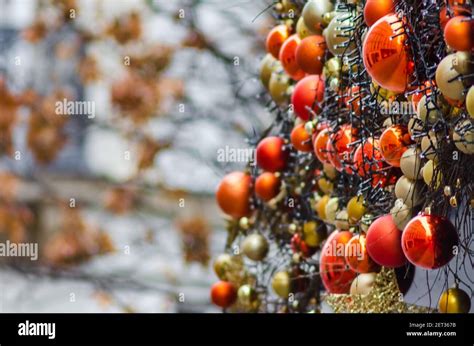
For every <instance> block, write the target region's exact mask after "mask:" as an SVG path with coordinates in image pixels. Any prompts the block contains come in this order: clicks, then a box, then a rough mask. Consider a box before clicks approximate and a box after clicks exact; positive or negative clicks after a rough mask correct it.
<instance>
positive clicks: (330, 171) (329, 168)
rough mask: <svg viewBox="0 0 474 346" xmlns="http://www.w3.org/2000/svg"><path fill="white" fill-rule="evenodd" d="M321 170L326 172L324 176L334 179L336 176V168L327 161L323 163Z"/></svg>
mask: <svg viewBox="0 0 474 346" xmlns="http://www.w3.org/2000/svg"><path fill="white" fill-rule="evenodd" d="M323 172H324V173H325V174H326V176H327V177H328V178H329V179H331V180H333V179H336V176H337V170H336V167H334V166H333V165H331V164H329V163H323Z"/></svg>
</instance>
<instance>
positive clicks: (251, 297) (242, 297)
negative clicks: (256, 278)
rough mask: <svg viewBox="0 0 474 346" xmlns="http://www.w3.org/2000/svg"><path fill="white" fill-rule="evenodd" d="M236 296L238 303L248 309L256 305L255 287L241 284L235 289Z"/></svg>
mask: <svg viewBox="0 0 474 346" xmlns="http://www.w3.org/2000/svg"><path fill="white" fill-rule="evenodd" d="M237 298H238V301H239V303H240V304H242V305H243V306H244V307H246V308H248V309H255V308H257V307H258V295H257V292H256V291H255V289H254V288H253V287H252V286H250V285H242V286H240V287H239V290H238V291H237Z"/></svg>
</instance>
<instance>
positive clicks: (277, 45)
mask: <svg viewBox="0 0 474 346" xmlns="http://www.w3.org/2000/svg"><path fill="white" fill-rule="evenodd" d="M289 36H290V29H289V28H288V27H287V26H286V25H283V24H282V25H277V26H276V27H274V28H273V29H272V30H270V32H269V33H268V35H267V41H266V48H267V52H268V53H270V54H271V55H273V57H274V58H276V59H278V58H279V55H280V49H281V46H282V45H283V42H285V41H286V39H287V38H288V37H289Z"/></svg>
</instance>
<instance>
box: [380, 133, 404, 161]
mask: <svg viewBox="0 0 474 346" xmlns="http://www.w3.org/2000/svg"><path fill="white" fill-rule="evenodd" d="M410 143H411V138H410V134H409V133H408V130H407V128H406V127H405V126H402V125H392V126H390V127H389V128H387V129H386V130H385V131H384V132H383V133H382V135H381V136H380V152H381V154H382V156H383V158H384V159H385V161H386V162H387V163H388V164H389V165H391V166H394V167H400V159H401V157H402V155H403V153H404V152H405V150H407V149H408V145H409V144H410Z"/></svg>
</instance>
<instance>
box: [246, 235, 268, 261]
mask: <svg viewBox="0 0 474 346" xmlns="http://www.w3.org/2000/svg"><path fill="white" fill-rule="evenodd" d="M242 252H243V254H244V255H245V256H247V257H248V258H250V259H251V260H252V261H261V260H263V259H264V258H265V256H266V255H267V253H268V241H267V239H266V238H265V237H264V236H262V235H260V234H256V233H255V234H250V235H248V236H247V237H246V238H245V239H244V241H243V243H242Z"/></svg>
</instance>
